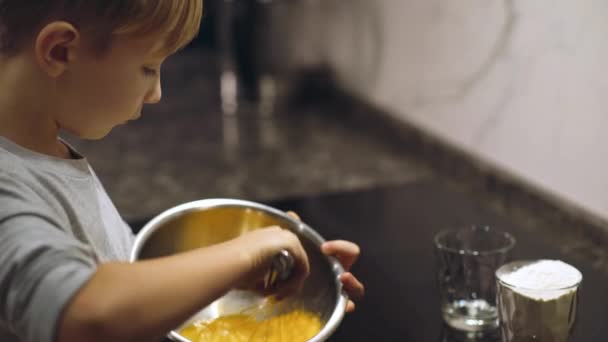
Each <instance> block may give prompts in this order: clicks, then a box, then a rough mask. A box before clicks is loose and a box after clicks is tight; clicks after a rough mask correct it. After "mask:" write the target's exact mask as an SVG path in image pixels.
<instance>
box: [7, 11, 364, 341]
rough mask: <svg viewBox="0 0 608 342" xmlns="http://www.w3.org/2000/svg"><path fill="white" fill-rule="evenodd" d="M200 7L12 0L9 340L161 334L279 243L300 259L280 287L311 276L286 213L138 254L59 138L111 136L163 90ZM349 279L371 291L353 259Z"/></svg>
mask: <svg viewBox="0 0 608 342" xmlns="http://www.w3.org/2000/svg"><path fill="white" fill-rule="evenodd" d="M201 11H202V4H201V0H121V1H109V0H0V341H2V342H16V341H21V342H26V341H27V342H53V341H58V342H84V341H104V342H107V341H113V342H116V341H129V342H133V341H146V342H150V341H157V340H160V339H161V338H162V337H163V336H164V335H165V334H166V332H167V331H169V330H171V329H172V328H174V327H176V326H177V325H178V324H180V323H181V322H183V321H184V320H185V319H187V318H188V317H189V316H190V315H192V314H194V313H195V312H196V311H197V310H198V309H200V308H201V307H203V306H205V305H207V304H209V303H211V302H212V301H213V300H214V299H216V298H218V297H220V296H221V295H223V294H224V293H225V292H227V291H228V290H230V289H231V288H234V287H238V286H246V285H247V284H253V283H255V282H256V281H257V280H258V279H259V278H260V277H261V276H262V274H263V273H264V271H265V270H267V268H268V266H269V262H270V260H271V259H272V257H273V256H274V255H275V254H276V253H277V252H278V251H280V250H281V249H287V250H289V251H290V252H291V253H292V254H293V255H294V256H295V258H296V260H297V262H296V267H295V271H294V274H293V277H292V278H291V280H290V281H289V282H288V283H287V284H286V285H285V287H283V288H282V289H281V290H279V291H282V292H283V293H289V292H290V291H296V290H297V289H298V288H299V287H300V286H301V284H302V282H303V281H304V279H305V277H306V275H307V273H308V267H309V265H308V262H307V257H306V254H305V252H304V250H303V248H302V246H301V244H300V242H299V241H298V239H297V237H296V236H295V235H293V234H292V233H290V232H288V231H286V230H282V229H280V228H278V227H269V228H265V229H260V230H257V231H254V232H252V233H249V234H245V235H244V236H242V237H239V238H237V239H234V240H231V241H228V242H226V243H222V244H218V245H215V246H212V247H208V248H203V249H199V250H195V251H192V252H188V253H183V254H180V255H175V256H171V257H166V258H161V259H156V260H150V261H143V262H137V263H132V264H131V263H128V262H126V261H127V258H128V254H129V252H130V249H131V244H132V242H133V236H132V234H131V233H130V230H129V228H128V227H127V226H126V225H125V223H124V222H123V220H122V219H121V217H120V216H119V214H118V213H117V212H116V209H115V208H114V206H113V204H112V203H111V201H110V199H109V198H108V196H107V195H106V193H105V191H104V190H103V188H102V186H101V184H100V183H99V181H98V179H97V177H96V176H95V173H94V172H93V171H92V169H91V167H90V166H89V164H88V162H87V161H86V159H84V158H83V157H82V156H80V155H79V154H78V153H77V152H76V151H74V150H73V149H72V148H71V147H70V146H69V145H67V144H66V143H65V142H64V141H63V140H61V139H60V138H59V133H60V131H61V130H66V131H69V132H71V133H73V134H75V135H77V136H79V137H82V138H85V139H98V138H101V137H103V136H105V135H106V134H107V133H108V132H109V131H110V130H111V129H112V128H113V127H115V126H117V125H119V124H122V123H125V122H127V121H129V120H134V119H136V118H137V117H139V115H140V113H141V110H142V106H143V104H152V103H156V102H158V101H159V100H160V98H161V87H160V67H161V65H162V63H163V61H164V60H165V59H166V58H167V56H169V55H171V54H172V53H174V52H175V51H177V50H178V49H179V48H180V47H182V46H184V45H185V44H186V43H187V42H188V41H190V40H191V39H192V38H193V37H194V36H195V34H196V33H197V30H198V27H199V22H200V18H201ZM322 251H323V253H325V254H330V255H336V256H337V257H338V258H340V260H341V261H342V262H343V264H344V266H345V267H346V268H347V269H348V268H350V266H351V265H352V263H353V262H354V261H355V260H356V258H357V256H358V254H359V249H358V247H357V246H356V245H355V244H353V243H350V242H347V241H331V242H328V243H326V244H324V245H323V246H322ZM174 279H180V281H174ZM341 279H342V282H343V283H344V286H345V289H346V290H347V292H349V294H350V295H351V296H352V297H353V298H357V297H360V296H361V295H362V294H363V285H362V284H361V283H360V282H359V281H358V280H357V279H356V278H355V277H354V276H353V275H352V274H351V273H348V272H346V273H345V274H343V275H342V277H341ZM347 309H348V310H349V311H351V310H353V309H354V304H353V303H352V302H351V303H349V306H348V308H347Z"/></svg>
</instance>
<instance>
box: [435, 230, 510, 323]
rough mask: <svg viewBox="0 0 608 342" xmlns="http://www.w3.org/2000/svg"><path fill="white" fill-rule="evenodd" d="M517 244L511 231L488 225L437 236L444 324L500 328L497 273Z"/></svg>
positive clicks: (438, 275) (445, 232)
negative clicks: (497, 307) (497, 302)
mask: <svg viewBox="0 0 608 342" xmlns="http://www.w3.org/2000/svg"><path fill="white" fill-rule="evenodd" d="M514 245H515V238H513V236H511V234H509V233H507V232H504V231H500V230H497V229H493V228H490V227H486V226H471V227H467V228H462V229H455V230H445V231H442V232H440V233H439V234H437V235H436V236H435V255H436V261H437V262H436V264H437V281H438V285H439V295H440V303H441V313H442V316H443V319H444V321H445V323H447V324H448V325H449V326H451V327H453V328H455V329H459V330H464V331H483V330H489V329H496V328H497V327H498V312H497V310H496V280H495V276H494V273H495V272H496V270H497V269H498V268H499V267H500V266H501V265H503V264H504V263H506V262H507V261H508V260H509V257H510V251H511V249H512V248H513V246H514Z"/></svg>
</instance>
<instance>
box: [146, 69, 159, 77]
mask: <svg viewBox="0 0 608 342" xmlns="http://www.w3.org/2000/svg"><path fill="white" fill-rule="evenodd" d="M142 71H143V73H144V76H146V77H154V76H156V74H157V71H156V70H155V69H152V68H148V67H142Z"/></svg>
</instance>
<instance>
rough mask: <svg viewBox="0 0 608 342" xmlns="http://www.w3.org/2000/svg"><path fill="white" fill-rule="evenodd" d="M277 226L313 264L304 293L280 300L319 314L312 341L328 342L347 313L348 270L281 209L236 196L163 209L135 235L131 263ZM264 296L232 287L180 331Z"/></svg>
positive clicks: (173, 333)
mask: <svg viewBox="0 0 608 342" xmlns="http://www.w3.org/2000/svg"><path fill="white" fill-rule="evenodd" d="M274 225H277V226H280V227H282V228H285V229H289V230H290V231H292V232H294V233H295V234H296V235H297V236H298V237H299V238H300V241H301V242H302V245H303V246H304V248H305V249H306V253H307V254H308V258H309V262H310V268H311V271H310V276H309V277H308V279H307V280H306V283H305V285H304V288H303V289H302V291H301V292H300V293H298V294H297V295H294V296H292V297H291V298H287V299H285V301H286V304H285V306H283V304H282V307H288V308H290V307H291V308H296V307H298V308H303V309H305V310H309V311H311V312H314V313H317V314H319V315H320V317H321V320H322V321H323V322H324V326H323V328H322V329H321V331H320V332H319V333H318V334H317V335H316V336H314V337H313V338H312V339H310V340H309V342H310V341H312V342H319V341H325V340H327V339H328V338H329V337H330V336H331V334H332V333H333V332H334V331H335V330H336V328H337V327H338V325H339V324H340V322H341V321H342V318H343V317H344V310H345V308H346V303H347V300H348V298H347V296H346V294H345V293H344V292H343V291H342V283H341V282H340V280H339V276H340V274H341V273H342V272H343V271H344V270H343V268H342V266H341V265H340V263H339V262H338V261H337V260H336V259H335V258H333V257H327V256H325V255H323V254H322V253H321V250H320V246H321V244H322V243H323V242H324V241H325V240H324V239H323V238H322V237H321V236H320V235H319V234H318V233H317V232H316V231H314V230H313V229H312V228H311V227H309V226H308V225H306V224H305V223H303V222H300V221H298V220H295V219H293V218H291V217H290V216H288V215H287V214H286V213H284V212H283V211H280V210H277V209H274V208H272V207H269V206H266V205H263V204H259V203H255V202H249V201H242V200H234V199H206V200H200V201H195V202H189V203H185V204H182V205H179V206H177V207H174V208H171V209H169V210H167V211H165V212H163V213H162V214H160V215H158V216H156V217H155V218H154V219H152V220H151V221H150V222H149V223H148V224H146V225H145V226H144V228H143V229H142V230H141V232H140V233H139V234H138V235H137V238H136V239H135V244H134V246H133V250H132V252H131V258H130V259H131V262H133V261H136V260H143V259H150V258H155V257H162V256H167V255H171V254H175V253H179V252H184V251H188V250H192V249H195V248H199V247H205V246H209V245H213V244H216V243H220V242H223V241H226V240H229V239H233V238H235V237H237V236H239V235H241V234H244V233H246V232H248V231H251V230H254V229H258V228H262V227H268V226H274ZM201 262H213V260H202V261H201ZM176 281H179V279H177V280H176ZM262 300H263V298H262V297H261V296H259V295H258V294H255V293H253V292H250V291H237V290H234V291H230V292H229V293H227V294H226V295H224V296H223V297H221V298H219V299H218V300H216V301H215V302H213V303H212V304H211V305H209V306H207V307H206V308H203V309H202V310H201V311H200V312H199V313H197V314H196V315H194V316H193V317H191V318H190V319H189V320H188V321H186V322H184V324H183V325H182V326H181V327H178V329H176V330H180V329H181V328H182V327H184V326H186V325H188V324H190V323H192V322H193V321H194V320H198V319H205V320H209V319H214V318H217V317H220V316H224V315H230V314H235V313H239V312H241V311H243V310H244V309H248V308H251V307H252V306H255V305H258V304H259V303H261V301H262ZM283 312H284V310H283ZM168 336H169V338H171V339H173V340H174V341H179V342H190V340H189V339H187V338H185V337H183V336H181V335H180V334H179V333H178V332H177V331H171V332H170V333H169V335H168Z"/></svg>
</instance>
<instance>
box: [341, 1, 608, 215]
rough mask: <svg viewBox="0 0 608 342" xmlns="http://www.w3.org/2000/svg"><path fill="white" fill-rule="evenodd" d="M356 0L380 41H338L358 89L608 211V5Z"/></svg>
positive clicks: (344, 68) (347, 76) (345, 69)
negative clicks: (346, 43)
mask: <svg viewBox="0 0 608 342" xmlns="http://www.w3.org/2000/svg"><path fill="white" fill-rule="evenodd" d="M351 1H352V3H357V4H358V8H359V12H358V13H359V16H361V15H363V16H364V17H365V18H367V19H366V20H367V21H366V22H374V23H376V27H373V25H369V24H367V25H368V26H369V27H368V28H367V29H368V30H369V29H371V30H372V32H380V34H379V37H380V38H381V39H370V37H369V36H374V34H368V35H367V37H366V36H362V38H361V41H360V42H359V43H358V44H359V46H358V47H356V46H355V45H352V44H351V45H350V46H349V47H348V49H346V50H345V49H344V47H343V46H342V47H339V46H336V47H334V48H333V50H334V51H333V52H332V53H331V56H330V58H331V59H332V60H333V62H334V63H335V64H336V65H337V67H338V69H339V70H340V71H341V75H342V78H343V80H344V82H345V83H346V84H347V85H348V86H349V87H351V88H352V89H354V90H356V91H358V92H360V93H361V94H363V95H364V96H366V97H368V98H369V99H371V100H372V101H374V102H375V103H377V104H379V105H380V106H382V107H384V108H385V109H388V110H389V111H390V112H391V113H393V114H394V115H396V116H397V117H399V118H402V119H403V120H407V121H408V122H411V123H414V124H416V125H419V126H420V127H423V128H425V129H427V130H430V131H432V132H434V133H435V134H437V135H439V136H441V137H442V138H444V139H446V140H448V141H450V142H452V143H454V144H456V145H458V146H460V147H463V148H465V149H466V150H468V151H469V152H472V153H474V154H475V155H477V156H481V157H482V158H484V159H486V160H488V161H490V162H492V163H494V164H496V165H498V166H500V167H503V168H505V169H507V170H509V171H511V172H513V173H515V174H516V175H519V176H521V177H523V178H525V179H526V180H528V181H530V182H532V183H533V184H536V185H538V186H540V187H542V188H544V189H546V190H549V191H550V192H552V193H553V194H555V195H557V196H560V197H562V198H564V199H566V200H569V201H573V202H576V203H577V204H579V205H581V206H583V207H584V208H586V209H588V210H590V211H592V212H594V213H595V214H598V215H600V216H601V217H603V218H608V133H606V132H608V1H606V0H519V1H511V0H503V1H498V0H458V1H453V0H363V1H355V0H351ZM370 4H371V5H370ZM361 22H363V21H361ZM350 25H351V26H350V27H352V23H351V24H350ZM335 26H336V27H335V28H334V29H333V30H332V31H340V30H342V31H343V30H344V28H345V27H349V26H348V25H347V26H344V25H343V24H340V23H339V22H338V23H336V25H335ZM374 30H375V31H374ZM337 45H340V44H337ZM349 49H350V50H349ZM373 51H376V52H379V54H378V56H376V57H375V58H376V61H375V62H374V63H375V64H374V63H371V64H373V65H376V67H377V69H374V67H373V66H370V65H371V64H370V61H374V58H371V57H369V56H371V55H374V53H373ZM366 66H367V67H366ZM370 71H373V74H374V75H376V77H370V76H369V74H370Z"/></svg>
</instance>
